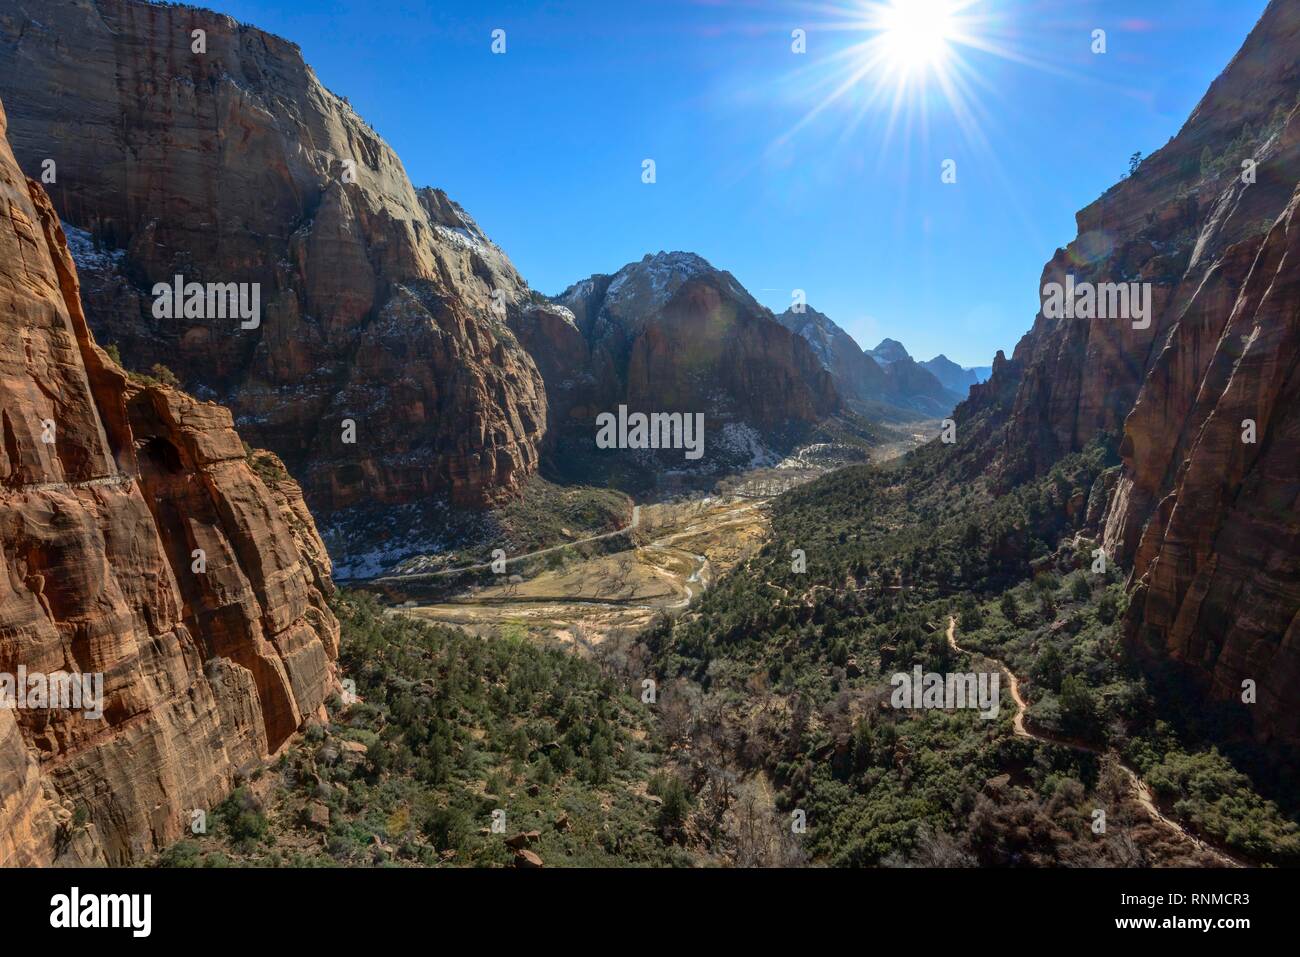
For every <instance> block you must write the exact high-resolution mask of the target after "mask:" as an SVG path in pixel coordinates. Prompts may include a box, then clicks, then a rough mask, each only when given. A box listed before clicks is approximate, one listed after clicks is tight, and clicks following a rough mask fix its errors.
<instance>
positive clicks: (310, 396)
mask: <svg viewBox="0 0 1300 957" xmlns="http://www.w3.org/2000/svg"><path fill="white" fill-rule="evenodd" d="M196 30H201V31H203V36H202V42H203V48H202V50H200V51H198V52H196V43H197V41H196V40H195V38H194V35H193V34H194V31H196ZM0 96H3V98H4V99H5V102H6V104H7V106H8V109H9V113H10V124H11V125H10V137H11V140H12V143H13V148H14V151H15V153H16V154H17V156H18V159H19V161H20V163H21V165H22V166H23V168H24V170H25V171H26V172H27V173H28V174H29V175H31V176H33V177H34V178H35V177H39V176H41V174H42V172H43V171H44V170H45V168H46V166H45V163H46V161H47V160H52V161H54V163H55V166H54V169H55V171H56V176H55V179H54V182H53V183H50V184H49V186H48V188H49V192H50V194H51V197H52V199H53V201H54V205H55V208H56V209H58V211H59V213H60V215H61V216H62V217H63V218H64V219H65V220H66V221H67V222H68V223H70V224H71V225H72V226H75V227H77V228H78V230H80V231H84V232H83V233H81V234H80V235H75V236H74V237H73V238H74V243H73V245H74V251H77V252H78V254H79V258H80V259H81V262H80V263H79V265H80V266H81V269H82V273H83V280H84V288H83V295H84V298H85V300H86V306H87V314H88V315H89V317H90V321H91V323H92V325H93V327H94V330H95V333H96V335H97V336H98V337H99V339H100V341H101V342H105V343H109V342H111V343H115V344H117V345H118V346H119V348H120V350H121V354H122V355H123V357H124V359H125V360H126V361H127V363H128V364H129V365H131V366H132V367H134V368H138V369H148V368H150V367H151V366H152V365H153V364H154V363H156V362H161V363H164V364H166V365H167V366H169V367H170V368H171V369H172V370H173V371H175V372H176V374H177V375H178V376H179V377H180V380H181V382H182V383H183V384H185V385H187V386H189V387H191V388H192V389H195V390H196V391H197V394H199V395H201V396H205V397H213V398H218V399H220V400H221V401H223V402H225V403H226V404H227V405H229V406H230V408H231V409H232V410H233V411H234V413H235V416H236V422H237V424H238V425H239V428H240V429H241V431H242V432H243V433H245V434H246V435H247V436H248V438H249V439H250V440H251V441H253V442H254V443H256V444H258V445H259V446H264V447H266V448H270V449H272V450H274V451H275V452H276V453H278V454H279V455H280V456H281V458H282V459H283V460H284V461H285V462H286V463H287V464H288V466H289V468H290V470H291V471H292V472H293V474H294V475H295V476H297V477H298V478H299V479H300V480H301V481H302V484H303V487H304V490H305V492H306V494H307V498H308V501H309V502H310V503H311V505H312V506H313V508H316V509H323V510H327V511H328V510H334V509H339V508H344V507H347V506H350V505H353V504H356V503H371V502H379V503H389V504H401V503H407V502H413V501H417V500H421V499H425V498H428V497H431V496H436V497H442V498H446V499H450V500H451V501H452V502H453V503H455V504H456V505H460V506H482V505H486V504H490V503H494V502H498V501H501V500H502V499H505V498H508V497H509V496H511V495H513V494H514V493H515V492H516V491H517V490H518V489H519V488H520V486H521V485H522V483H523V482H524V481H525V479H526V478H527V477H528V476H529V475H530V474H531V473H532V472H534V471H535V469H536V468H537V460H538V447H539V445H540V443H541V440H542V437H543V431H544V428H545V423H546V402H545V393H544V388H543V385H542V380H541V377H540V376H539V374H538V372H537V370H536V368H535V366H534V365H533V362H532V360H531V359H530V358H529V356H528V355H527V353H526V352H525V351H524V350H523V349H522V348H520V347H519V344H518V343H517V342H516V340H515V338H514V336H513V335H512V334H511V332H510V330H509V327H508V325H507V322H506V319H507V316H508V314H509V312H510V311H512V310H514V309H516V308H518V306H519V304H520V303H523V302H526V301H527V287H526V285H525V284H524V282H523V280H522V279H520V277H519V275H518V274H517V273H516V272H515V270H514V268H513V266H511V264H510V262H509V260H508V259H506V257H505V256H504V255H503V254H502V253H501V251H500V250H499V249H497V248H496V247H495V246H494V245H493V244H492V243H491V242H489V241H488V240H487V238H486V237H485V236H484V235H483V233H482V232H481V231H480V230H479V229H478V227H477V226H476V225H475V224H474V222H473V220H471V219H470V218H469V217H468V216H467V215H466V214H465V212H464V211H463V210H462V209H461V208H460V207H459V206H457V205H456V204H455V203H454V202H452V201H451V200H449V199H448V198H447V196H446V195H445V194H443V193H441V192H439V191H436V190H430V189H426V190H419V191H417V190H416V189H414V188H413V187H412V185H411V183H410V182H409V180H408V179H407V176H406V173H405V171H404V169H403V167H402V164H401V162H400V160H399V159H398V158H397V156H396V154H395V153H393V151H392V150H391V149H390V148H389V147H388V145H387V144H386V143H384V141H383V140H382V139H380V137H379V136H378V135H377V134H376V133H375V131H374V130H373V129H371V128H370V127H369V126H368V125H367V124H366V123H365V122H364V121H363V120H362V119H361V118H360V117H358V116H357V114H356V113H355V112H353V110H352V108H351V107H350V106H349V105H348V103H347V101H346V100H344V99H342V98H340V97H338V96H336V95H334V94H333V93H331V92H330V91H328V90H327V89H325V88H324V87H323V86H322V85H321V84H320V82H319V81H318V80H317V79H316V76H315V74H314V73H313V72H312V70H311V68H310V67H308V66H307V65H306V64H305V63H304V62H303V59H302V55H301V52H300V51H299V48H298V47H297V46H296V45H294V44H292V43H289V42H287V41H284V40H282V39H280V38H278V37H275V36H272V35H270V34H267V33H264V32H262V31H260V30H257V29H254V28H251V27H247V26H243V25H241V24H238V23H236V22H235V21H234V20H232V19H230V18H229V17H226V16H223V15H221V14H216V13H212V12H211V11H206V10H200V9H196V8H191V7H183V6H162V5H156V4H152V3H146V2H142V0H3V2H0ZM176 275H181V276H183V277H185V280H186V281H196V282H202V283H209V282H215V283H248V284H253V283H256V284H258V286H259V289H260V305H261V315H260V317H259V318H260V321H259V323H258V324H257V325H256V327H253V328H244V327H243V326H244V323H242V322H241V321H240V320H239V319H237V318H232V317H229V316H219V315H218V316H214V315H192V316H180V317H176V318H157V317H156V316H155V314H154V309H153V306H154V299H153V296H152V289H153V287H154V284H156V283H159V282H163V283H171V282H172V281H173V277H174V276H176ZM209 390H210V391H209ZM349 422H351V423H352V424H353V431H352V432H349V431H348V426H347V423H349Z"/></svg>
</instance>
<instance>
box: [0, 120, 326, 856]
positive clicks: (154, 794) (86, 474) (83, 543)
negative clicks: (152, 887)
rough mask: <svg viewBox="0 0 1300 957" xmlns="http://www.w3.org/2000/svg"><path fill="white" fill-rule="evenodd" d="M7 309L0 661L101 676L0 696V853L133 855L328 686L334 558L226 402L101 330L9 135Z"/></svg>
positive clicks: (228, 782)
mask: <svg viewBox="0 0 1300 957" xmlns="http://www.w3.org/2000/svg"><path fill="white" fill-rule="evenodd" d="M3 123H4V118H3V113H2V112H0V131H2V129H3ZM0 329H2V330H3V336H4V342H5V344H6V348H5V349H4V350H3V352H0V439H2V441H0V548H2V549H3V559H2V560H0V673H3V674H6V675H16V674H18V673H19V671H20V669H23V670H25V671H26V672H28V673H29V674H30V673H41V674H47V675H48V674H55V673H58V672H69V673H76V674H83V675H102V681H103V686H102V687H103V698H102V706H103V710H102V716H95V715H93V714H91V715H87V714H86V710H87V709H85V708H82V709H79V710H77V709H68V708H45V707H18V708H0V865H30V864H50V863H79V864H114V865H120V864H129V863H132V862H134V861H138V860H140V859H141V858H143V857H144V856H146V855H148V854H150V853H152V852H154V851H156V850H158V849H159V848H161V847H162V846H163V845H165V844H167V843H169V842H171V841H174V840H176V839H177V838H179V837H180V836H181V835H182V834H183V833H185V832H186V829H187V828H188V827H189V825H190V819H191V818H190V816H191V812H192V811H194V810H205V811H210V810H211V809H212V808H213V807H214V805H216V804H217V803H218V802H219V801H220V800H222V799H223V798H224V796H225V795H226V794H228V793H229V791H230V790H231V788H232V787H233V785H234V782H235V780H236V776H237V775H238V774H239V772H240V771H241V769H245V768H249V767H252V766H254V765H256V764H257V763H258V762H260V761H261V760H263V759H264V758H265V757H266V756H268V755H270V754H272V753H273V752H275V751H276V750H277V749H279V748H280V747H281V746H282V745H283V744H284V743H285V741H286V740H288V739H289V737H290V736H291V735H292V734H293V733H294V732H295V730H296V729H298V728H299V727H300V726H301V725H302V724H303V722H304V720H305V719H306V718H307V717H308V716H310V715H312V714H314V713H317V712H319V710H320V709H321V707H322V704H323V702H324V700H325V698H326V696H327V695H328V694H330V693H331V692H332V691H333V690H334V689H335V688H336V687H337V679H336V676H335V666H334V661H335V659H336V657H337V644H338V624H337V622H336V620H335V618H334V616H333V615H332V614H331V612H330V610H329V608H328V606H327V604H326V594H327V593H328V591H329V589H330V587H331V586H330V584H329V574H330V567H329V562H328V559H327V558H326V557H325V554H324V547H323V545H322V544H321V542H320V539H319V538H318V537H317V535H316V530H315V527H314V525H313V524H312V521H311V518H310V515H309V514H308V513H307V511H306V507H305V505H304V503H303V500H302V497H301V495H300V493H299V491H298V488H297V486H296V485H294V484H293V482H292V481H291V480H289V479H288V478H287V476H285V475H283V473H282V471H277V470H276V468H275V466H276V464H277V463H276V460H275V459H274V458H273V457H263V458H262V459H259V460H256V461H259V462H260V463H261V464H260V466H259V468H260V470H262V471H264V472H266V474H267V475H268V481H267V482H264V481H263V480H262V479H261V478H259V476H258V474H257V472H255V470H254V468H253V467H252V466H250V462H249V455H248V453H247V452H246V449H245V446H244V445H243V444H242V442H241V441H240V438H239V436H238V435H237V434H236V432H235V430H234V428H233V423H232V420H231V416H230V413H229V412H228V411H227V410H226V409H224V408H222V407H220V406H217V405H214V404H212V403H206V402H198V401H196V400H194V399H193V398H191V397H189V396H187V395H185V394H183V393H181V392H179V391H177V390H176V389H172V388H168V387H166V386H161V385H151V384H141V383H137V382H134V381H132V380H130V379H128V377H127V376H126V375H125V374H124V373H123V371H122V370H121V369H120V368H118V367H117V365H116V364H115V363H114V362H113V361H112V360H111V359H110V358H109V357H108V355H107V354H106V353H105V352H104V351H103V350H101V349H100V348H99V347H98V346H96V344H95V342H94V340H93V338H92V336H91V333H90V330H89V329H88V327H87V324H86V320H85V316H84V314H83V312H82V306H81V299H80V294H79V289H78V281H77V276H76V270H75V267H74V264H73V261H72V258H71V256H70V254H69V251H68V248H67V244H66V239H65V236H64V233H63V230H62V229H61V227H60V224H59V220H58V217H57V216H56V214H55V212H54V209H53V207H52V206H51V204H50V202H49V200H48V199H47V197H46V195H45V193H44V192H43V191H42V189H41V187H40V186H39V185H38V184H36V183H35V182H33V181H30V180H27V179H26V178H25V177H24V176H23V174H22V172H21V171H20V170H19V167H18V164H17V162H16V161H15V159H14V156H13V154H12V152H11V151H10V148H9V146H8V144H7V142H5V141H4V140H3V138H2V137H0ZM92 710H93V709H92Z"/></svg>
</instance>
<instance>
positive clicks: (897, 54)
mask: <svg viewBox="0 0 1300 957" xmlns="http://www.w3.org/2000/svg"><path fill="white" fill-rule="evenodd" d="M878 26H879V28H880V45H881V47H882V52H883V54H884V57H885V58H886V59H887V60H889V61H890V63H891V65H892V66H894V67H895V68H896V69H898V70H901V71H903V72H912V71H915V70H920V69H932V68H937V67H941V66H942V65H943V63H944V61H945V60H946V59H947V57H948V54H949V52H950V50H951V47H950V46H949V43H950V41H951V40H952V39H953V38H954V36H955V34H956V29H955V24H954V20H953V6H952V3H950V2H948V0H893V2H892V3H890V4H888V5H887V6H883V7H881V8H879V24H878Z"/></svg>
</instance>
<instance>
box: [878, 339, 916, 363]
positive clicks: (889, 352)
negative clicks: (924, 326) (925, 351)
mask: <svg viewBox="0 0 1300 957" xmlns="http://www.w3.org/2000/svg"><path fill="white" fill-rule="evenodd" d="M867 353H868V354H869V355H870V356H871V357H872V358H873V359H876V360H878V361H880V362H897V361H898V360H900V359H910V358H912V357H911V355H910V354H909V353H908V351H907V350H906V349H904V348H903V344H902V343H901V342H899V341H898V340H897V339H881V340H880V344H879V345H878V346H876V348H874V349H868V350H867Z"/></svg>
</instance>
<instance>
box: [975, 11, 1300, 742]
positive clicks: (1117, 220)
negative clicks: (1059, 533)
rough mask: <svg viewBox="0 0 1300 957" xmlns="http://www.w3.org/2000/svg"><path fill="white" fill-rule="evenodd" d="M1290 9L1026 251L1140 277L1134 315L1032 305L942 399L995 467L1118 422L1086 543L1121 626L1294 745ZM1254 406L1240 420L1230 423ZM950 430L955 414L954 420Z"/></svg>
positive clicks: (1050, 457) (1110, 278)
mask: <svg viewBox="0 0 1300 957" xmlns="http://www.w3.org/2000/svg"><path fill="white" fill-rule="evenodd" d="M1298 94H1300V8H1297V6H1296V5H1295V4H1292V3H1284V2H1274V3H1272V4H1270V6H1269V7H1268V9H1267V10H1266V11H1265V13H1264V15H1263V16H1262V17H1261V19H1260V21H1259V23H1258V24H1257V26H1256V28H1255V29H1254V30H1253V31H1252V33H1251V35H1250V36H1249V37H1248V38H1247V40H1246V42H1245V44H1244V45H1243V47H1242V48H1241V50H1240V52H1239V53H1238V54H1237V56H1236V57H1235V58H1234V59H1233V61H1232V63H1231V64H1229V66H1228V67H1227V69H1226V70H1225V71H1224V72H1223V74H1222V75H1221V76H1220V77H1219V78H1218V79H1217V80H1215V82H1214V83H1213V84H1212V85H1211V87H1210V89H1209V91H1208V92H1207V93H1206V95H1205V97H1204V98H1203V99H1202V100H1201V102H1200V104H1199V105H1198V106H1197V108H1196V110H1195V111H1194V112H1193V113H1192V116H1191V117H1190V118H1189V119H1188V121H1187V123H1186V124H1185V125H1184V126H1183V128H1182V130H1181V131H1180V132H1179V134H1178V135H1177V136H1176V137H1174V139H1172V140H1171V141H1170V142H1169V143H1168V144H1167V145H1166V146H1164V147H1163V148H1162V149H1161V150H1159V151H1158V152H1156V153H1155V154H1153V155H1152V156H1150V157H1148V158H1147V159H1146V160H1145V162H1143V163H1142V164H1141V166H1140V167H1139V168H1138V169H1137V171H1136V173H1135V174H1134V175H1132V176H1130V177H1128V178H1126V179H1125V180H1123V181H1122V182H1120V183H1119V184H1118V185H1116V186H1115V187H1114V188H1112V189H1111V190H1109V191H1108V192H1107V193H1106V194H1105V195H1104V196H1102V197H1101V198H1100V199H1099V200H1097V202H1095V203H1093V204H1092V205H1091V206H1089V207H1088V208H1086V209H1085V210H1083V211H1082V212H1081V213H1079V215H1078V225H1079V235H1078V236H1077V238H1076V239H1075V240H1074V241H1073V242H1072V243H1071V244H1070V245H1069V246H1068V247H1066V248H1065V249H1062V250H1058V251H1057V252H1056V254H1055V255H1054V256H1053V258H1052V260H1051V261H1050V262H1049V263H1048V264H1047V266H1046V267H1045V269H1044V271H1043V278H1042V282H1043V285H1044V287H1046V286H1047V285H1048V284H1049V283H1064V282H1065V281H1066V280H1067V277H1072V278H1073V281H1074V282H1076V283H1084V282H1087V283H1092V284H1094V285H1099V284H1102V283H1149V284H1150V285H1149V287H1148V288H1149V295H1150V303H1151V308H1150V312H1149V315H1148V316H1146V317H1145V318H1144V319H1139V318H1137V317H1119V318H1116V317H1099V318H1092V319H1078V318H1076V319H1067V318H1049V317H1047V316H1046V315H1044V314H1043V313H1040V314H1039V316H1038V317H1037V318H1036V320H1035V322H1034V326H1033V328H1032V329H1031V330H1030V332H1029V333H1028V334H1026V335H1025V337H1024V338H1023V339H1021V341H1020V343H1019V345H1017V347H1016V349H1015V353H1014V355H1013V357H1012V358H1011V359H1010V360H1007V359H1005V358H1004V357H1001V356H999V359H998V361H997V362H995V365H994V372H993V376H992V379H991V380H990V381H989V382H987V383H983V384H981V385H977V386H975V387H973V389H972V396H971V399H970V400H969V401H968V402H966V403H964V404H963V405H962V406H961V407H959V409H958V411H957V419H958V421H959V423H960V426H961V428H960V429H959V434H960V435H961V436H962V438H963V440H964V441H965V443H966V448H965V449H964V450H960V451H959V452H958V453H957V459H956V467H957V468H958V469H965V470H967V471H970V470H974V469H982V468H984V467H985V466H986V463H988V462H991V463H992V465H993V469H994V474H995V475H997V476H998V477H999V479H1000V480H1001V481H1002V482H1003V484H1010V483H1012V482H1015V481H1017V480H1019V479H1022V478H1024V477H1027V476H1029V475H1032V474H1035V473H1037V472H1040V471H1041V470H1043V469H1044V468H1045V467H1046V466H1047V465H1048V464H1050V463H1051V462H1052V461H1054V460H1055V459H1056V458H1057V457H1058V456H1060V455H1061V454H1063V453H1066V452H1071V451H1075V450H1078V449H1080V448H1082V447H1083V446H1084V445H1085V444H1087V443H1088V442H1089V441H1090V440H1092V439H1093V438H1094V437H1095V436H1097V435H1098V434H1099V433H1102V432H1109V433H1112V434H1113V435H1114V436H1115V437H1116V438H1117V439H1118V440H1119V442H1120V450H1121V455H1122V457H1123V466H1122V469H1121V471H1120V473H1119V474H1118V476H1115V477H1113V478H1112V479H1111V480H1110V488H1111V492H1110V497H1109V503H1108V508H1107V511H1106V514H1105V516H1104V538H1105V545H1106V548H1107V549H1108V550H1109V551H1110V553H1111V554H1112V555H1113V556H1114V557H1116V558H1117V559H1118V560H1119V561H1121V562H1122V563H1123V564H1124V565H1125V566H1126V567H1131V569H1132V578H1131V585H1132V588H1133V596H1132V598H1133V600H1132V604H1131V607H1130V610H1129V613H1128V618H1127V633H1128V636H1129V640H1130V642H1131V646H1132V647H1133V648H1134V650H1136V651H1137V652H1138V653H1139V654H1141V655H1142V656H1144V657H1147V658H1148V659H1149V660H1151V661H1170V660H1172V661H1174V662H1177V663H1179V664H1181V665H1182V666H1184V667H1183V669H1182V670H1183V671H1184V673H1185V674H1186V675H1188V676H1189V677H1191V678H1192V679H1193V681H1194V682H1196V683H1197V684H1199V685H1201V686H1202V687H1203V688H1204V690H1205V692H1206V693H1207V694H1209V695H1212V696H1213V697H1214V698H1216V699H1218V700H1221V701H1224V702H1240V701H1241V699H1242V695H1243V692H1244V691H1245V690H1246V689H1245V688H1244V687H1243V682H1253V683H1254V686H1255V688H1256V693H1257V695H1258V700H1257V702H1256V703H1254V704H1249V705H1246V706H1245V707H1244V711H1243V713H1244V714H1245V715H1247V716H1248V718H1249V721H1250V724H1251V726H1252V728H1253V730H1254V734H1255V735H1256V737H1257V738H1258V739H1259V740H1261V741H1264V742H1273V743H1277V744H1279V745H1282V746H1287V747H1294V746H1296V745H1297V744H1300V710H1297V709H1296V707H1295V702H1296V693H1295V688H1296V687H1297V684H1296V680H1297V677H1298V675H1297V668H1298V667H1300V651H1298V649H1297V630H1298V629H1300V626H1298V625H1297V613H1298V612H1300V526H1297V524H1296V514H1297V504H1298V499H1300V469H1297V468H1296V463H1297V462H1300V417H1298V412H1300V404H1298V402H1297V400H1298V399H1300V396H1298V395H1297V389H1300V382H1298V381H1297V368H1296V357H1297V354H1300V350H1298V349H1297V346H1298V345H1300V343H1298V342H1297V316H1298V315H1300V313H1298V312H1297V301H1298V296H1300V286H1298V284H1300V260H1298V259H1297V245H1296V244H1297V235H1298V233H1297V230H1298V229H1300V221H1298V220H1297V219H1296V217H1295V212H1296V189H1297V184H1300V115H1298V114H1297V110H1296V105H1297V95H1298ZM1248 421H1249V422H1251V423H1253V424H1254V438H1255V441H1253V442H1252V441H1250V437H1251V430H1250V426H1248V425H1247V424H1246V423H1247V422H1248ZM962 430H964V431H962Z"/></svg>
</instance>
